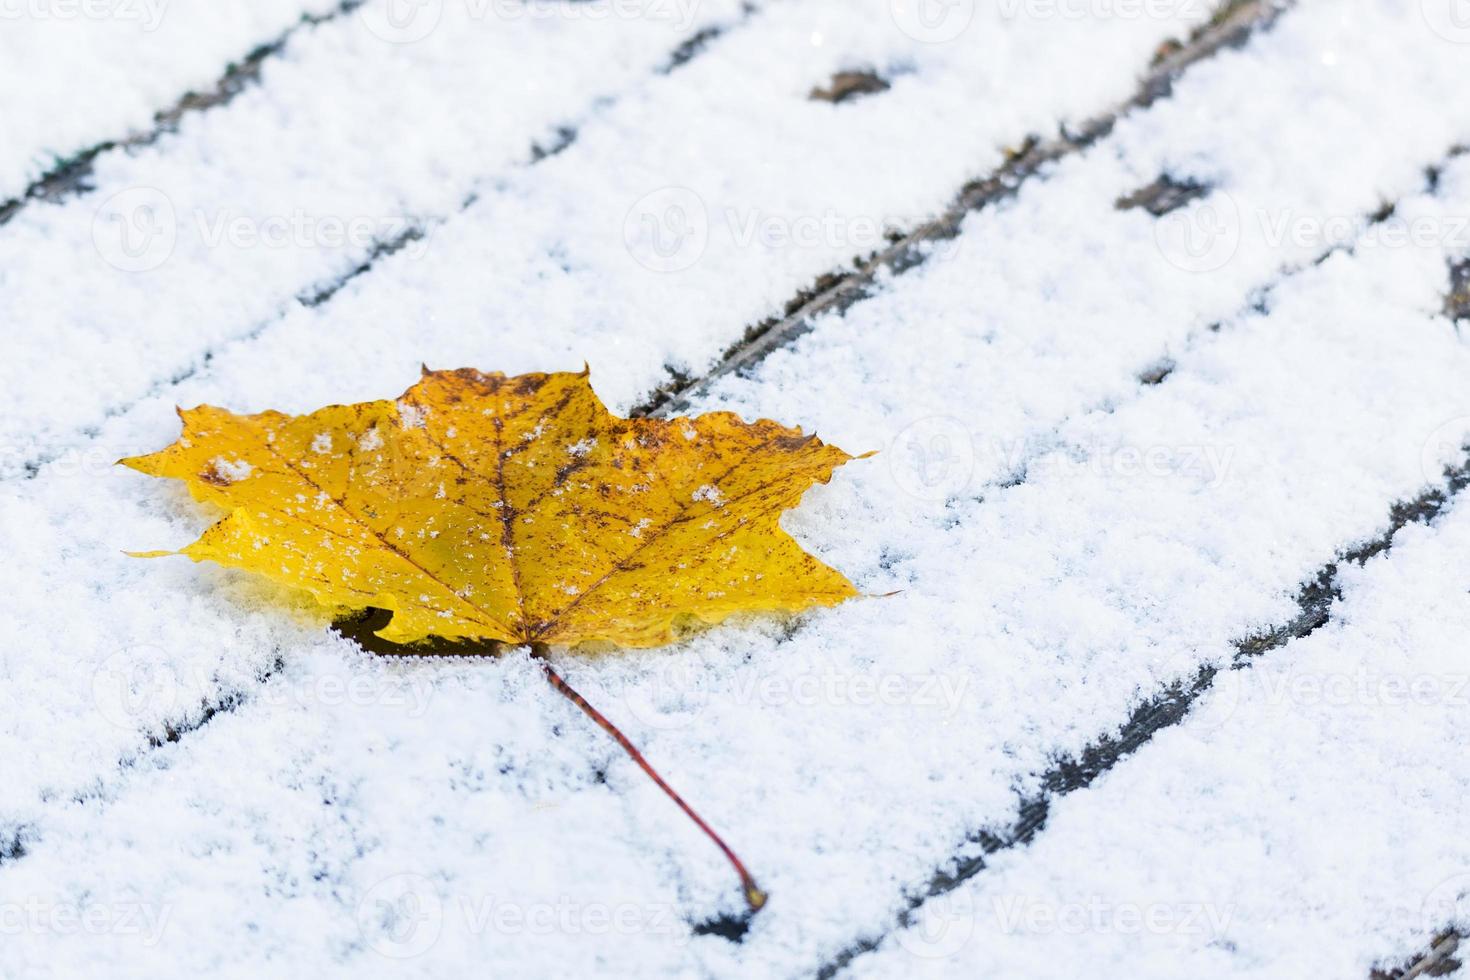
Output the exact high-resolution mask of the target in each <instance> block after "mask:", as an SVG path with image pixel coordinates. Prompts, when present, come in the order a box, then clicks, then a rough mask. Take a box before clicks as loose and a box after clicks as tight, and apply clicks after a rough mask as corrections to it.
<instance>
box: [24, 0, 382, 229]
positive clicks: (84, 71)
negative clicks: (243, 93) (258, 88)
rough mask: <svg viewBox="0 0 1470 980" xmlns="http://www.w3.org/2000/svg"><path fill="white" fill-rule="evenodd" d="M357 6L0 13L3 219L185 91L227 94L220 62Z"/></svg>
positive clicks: (120, 1) (140, 3) (180, 99)
mask: <svg viewBox="0 0 1470 980" xmlns="http://www.w3.org/2000/svg"><path fill="white" fill-rule="evenodd" d="M354 6H356V2H352V0H349V2H347V3H342V4H340V5H339V3H338V0H93V2H88V3H80V2H78V3H65V2H61V3H56V2H43V0H15V2H12V3H7V4H6V6H5V9H4V11H3V12H0V91H3V92H5V93H6V100H5V111H4V113H3V114H0V223H3V221H4V220H5V219H6V218H7V217H8V216H9V213H10V212H12V211H13V210H14V207H15V205H16V204H18V203H19V202H21V201H24V199H26V198H27V197H30V198H37V197H42V196H45V195H47V194H48V191H50V190H54V188H55V187H56V186H57V185H59V184H61V183H65V182H68V181H69V180H71V179H72V176H73V175H72V173H71V172H72V171H74V170H76V169H78V168H79V167H84V166H85V162H86V160H88V159H90V158H91V157H94V156H96V155H97V153H98V152H101V151H102V150H103V149H105V148H107V147H110V146H113V145H117V144H119V143H124V142H128V141H130V140H136V139H139V138H145V139H146V138H148V137H147V136H146V135H141V134H147V133H149V132H150V130H151V129H153V128H154V127H156V126H159V125H167V124H168V122H169V117H170V116H172V115H174V114H176V113H177V112H178V111H179V110H180V109H181V108H182V107H183V106H184V105H186V104H187V102H188V98H187V97H185V93H186V92H189V91H195V92H207V91H210V90H212V89H217V88H219V87H220V86H221V85H224V86H226V87H227V86H228V85H229V84H230V83H231V81H232V78H231V75H232V73H231V71H229V70H228V69H227V67H226V66H230V65H235V64H237V63H238V64H242V65H244V66H249V65H250V64H251V63H252V62H256V61H258V60H259V58H260V55H261V54H262V53H263V52H268V51H270V50H272V49H275V48H277V47H278V46H279V45H281V44H282V43H283V42H284V40H285V38H287V37H289V36H290V35H291V34H293V33H295V32H297V31H299V30H302V29H304V28H305V27H306V26H309V25H311V24H313V23H315V22H317V21H320V20H322V19H332V18H335V17H340V16H344V15H345V14H346V13H347V12H348V10H349V9H350V8H351V7H354ZM236 74H238V73H236ZM221 76H223V77H224V81H223V82H221V81H220V79H221ZM48 176H49V177H50V178H51V179H50V180H49V181H48V180H47V177H48ZM33 181H34V182H37V183H35V184H32V183H31V182H33ZM28 185H29V186H28ZM7 204H9V205H10V206H9V207H7Z"/></svg>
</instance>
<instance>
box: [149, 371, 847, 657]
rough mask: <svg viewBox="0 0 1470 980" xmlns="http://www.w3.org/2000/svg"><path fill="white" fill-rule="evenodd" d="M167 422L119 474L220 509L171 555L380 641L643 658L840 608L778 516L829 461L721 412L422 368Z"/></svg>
mask: <svg viewBox="0 0 1470 980" xmlns="http://www.w3.org/2000/svg"><path fill="white" fill-rule="evenodd" d="M179 414H180V416H181V417H182V419H183V423H184V431H183V434H182V436H181V437H180V438H179V440H178V442H176V443H174V444H173V445H172V446H169V447H168V448H166V449H164V450H162V451H160V452H157V453H154V454H152V455H149V456H139V457H135V458H131V459H125V460H123V461H122V462H123V463H124V464H125V465H127V466H130V467H132V468H133V469H135V470H139V471H141V472H143V473H148V474H151V475H153V476H163V477H172V478H175V479H180V480H184V481H185V482H186V483H187V484H188V486H189V490H190V492H191V493H192V494H193V495H194V496H195V497H196V498H198V499H200V500H204V501H208V502H209V503H212V504H217V505H219V506H220V507H223V508H225V509H227V510H228V511H229V513H228V514H227V515H226V516H225V517H224V518H223V519H222V520H220V521H219V522H218V523H217V524H215V525H214V526H213V527H211V528H209V529H208V530H207V531H206V532H205V533H204V535H203V536H202V537H200V538H199V540H197V541H195V542H194V543H193V544H191V545H189V546H188V547H186V548H184V549H183V551H182V552H179V553H181V554H184V555H188V556H189V557H190V558H193V559H194V560H196V561H201V560H205V559H209V560H212V561H215V562H218V563H220V564H222V565H229V566H233V567H236V568H243V569H246V570H249V571H253V572H258V573H260V574H262V575H265V576H267V577H269V578H271V579H274V580H275V581H277V582H280V583H283V584H285V585H288V586H293V587H295V588H299V589H304V590H306V591H308V592H310V593H311V594H312V595H314V596H315V597H316V598H317V599H318V600H319V601H320V602H321V603H322V604H324V605H326V606H328V607H331V608H333V609H344V608H345V609H364V608H369V607H378V608H383V609H389V610H392V612H393V618H392V621H391V622H390V623H389V625H388V626H387V627H386V628H385V629H384V630H383V631H382V632H381V633H380V634H379V635H381V636H382V637H383V638H384V639H387V640H390V641H392V642H395V643H411V642H415V641H418V640H422V639H425V638H426V637H430V636H436V637H442V638H447V639H463V640H499V641H505V642H509V643H525V644H536V645H544V644H556V645H574V644H578V643H583V642H588V641H606V642H610V643H613V644H617V645H619V646H624V647H648V646H657V645H659V644H662V643H666V642H668V641H669V640H671V639H672V638H673V637H674V635H675V632H676V628H677V627H678V625H679V624H680V622H681V621H684V620H689V621H699V622H704V623H714V622H718V621H719V620H721V619H724V618H725V617H727V616H729V615H731V614H732V613H737V612H747V611H752V612H755V611H779V612H798V611H801V610H803V609H806V608H809V607H811V606H816V605H835V604H836V603H839V602H841V601H842V600H844V599H847V598H850V597H852V596H854V595H856V594H857V592H856V590H855V589H854V588H853V586H852V584H851V583H850V582H849V581H848V580H847V579H846V578H845V577H844V576H843V575H842V574H841V573H839V572H837V571H835V570H834V569H832V568H829V567H828V566H826V565H824V564H822V563H821V562H820V561H818V560H817V559H815V558H813V557H812V556H811V555H809V554H807V553H806V552H805V551H803V550H802V549H801V547H800V546H799V545H798V544H797V543H796V542H795V541H794V540H792V539H791V537H790V536H789V535H787V534H786V533H785V532H784V531H783V530H781V527H780V525H779V523H778V521H779V518H780V515H781V513H782V512H783V511H785V510H788V509H790V508H791V507H793V506H795V505H796V504H797V503H798V502H799V501H800V499H801V496H802V494H803V493H804V492H805V491H806V490H807V489H808V488H809V487H810V486H811V485H812V484H813V483H825V482H827V480H828V479H830V477H831V475H832V471H833V470H834V469H835V468H836V467H838V466H840V465H842V464H843V463H845V462H847V461H848V460H849V459H851V458H852V457H851V456H849V455H848V454H847V453H845V452H843V451H842V450H840V449H838V448H836V447H834V446H829V445H826V444H824V443H823V442H822V441H821V440H819V439H817V438H816V437H815V436H806V435H803V434H802V432H801V430H800V429H791V428H787V427H785V426H782V425H778V424H777V423H775V422H772V421H769V420H761V421H758V422H754V423H749V422H744V421H742V420H741V419H740V418H739V417H738V416H736V415H734V414H732V413H728V412H715V413H711V414H708V415H703V416H699V417H697V418H675V419H622V418H618V417H616V416H614V415H612V414H611V413H610V412H608V410H607V409H606V408H605V407H604V406H603V404H602V402H601V401H600V400H598V398H597V396H596V394H595V393H594V392H593V390H592V386H591V384H590V383H589V382H588V373H587V371H585V370H584V371H583V372H582V373H580V374H573V373H556V374H526V375H521V376H519V377H506V376H505V375H502V374H482V373H481V372H479V371H475V370H470V369H465V370H459V371H429V370H427V369H425V371H424V374H423V377H422V378H421V379H420V380H419V381H418V383H417V384H415V385H414V386H413V387H411V388H409V389H408V391H406V392H405V393H404V394H403V396H402V397H401V398H398V399H396V400H392V401H389V400H381V401H371V402H362V403H359V404H356V405H333V406H329V407H327V408H323V409H320V410H319V411H316V412H312V413H310V414H308V415H299V416H289V415H284V414H282V413H279V412H263V413H261V414H258V415H236V414H234V413H232V412H227V411H225V410H223V409H219V408H213V407H210V406H200V407H198V408H195V409H191V410H189V411H182V410H181V411H180V413H179ZM170 553H171V552H149V553H147V554H148V555H149V556H155V555H158V554H170Z"/></svg>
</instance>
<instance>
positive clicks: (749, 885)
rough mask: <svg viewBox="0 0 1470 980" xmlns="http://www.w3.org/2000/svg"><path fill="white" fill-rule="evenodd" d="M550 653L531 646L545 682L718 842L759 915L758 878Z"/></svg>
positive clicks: (543, 647) (761, 901) (763, 900)
mask: <svg viewBox="0 0 1470 980" xmlns="http://www.w3.org/2000/svg"><path fill="white" fill-rule="evenodd" d="M549 652H550V651H549V649H548V648H547V646H546V644H544V643H533V644H531V655H532V656H533V657H535V658H536V660H537V661H538V662H539V663H540V664H541V670H542V672H543V673H544V674H545V675H546V679H547V680H548V681H550V682H551V686H552V687H554V688H556V690H557V691H558V692H559V693H560V694H561V695H562V697H564V698H566V699H567V700H568V701H570V702H572V703H573V704H575V705H576V706H577V707H579V708H581V709H582V713H583V714H585V715H586V716H587V717H588V718H591V719H592V720H593V721H594V722H596V723H597V725H598V727H599V728H601V729H602V730H603V731H605V732H607V733H608V734H609V735H611V736H612V738H613V741H615V742H617V743H618V744H619V745H620V746H622V748H623V751H624V752H626V753H628V757H629V758H630V759H632V760H633V761H634V762H636V763H637V764H638V768H639V769H642V770H643V771H644V772H645V773H647V774H648V778H649V779H652V780H653V781H654V783H655V784H656V785H657V786H658V788H659V789H661V790H663V791H664V793H666V794H667V795H668V797H669V799H671V800H673V801H674V802H675V803H676V804H678V806H679V809H681V810H683V811H684V815H685V816H687V817H688V818H689V819H690V820H693V821H694V823H695V825H696V826H697V827H699V829H700V830H702V831H704V832H705V834H706V835H707V836H708V837H709V839H710V840H712V841H714V842H715V846H716V847H718V848H719V849H720V850H721V851H722V852H723V853H724V855H725V858H726V859H727V860H728V861H729V862H730V865H731V866H732V867H733V868H734V869H735V873H736V874H738V875H739V876H740V884H741V886H742V887H743V888H744V889H745V901H746V902H747V903H748V904H749V905H750V910H751V911H752V912H759V911H760V909H761V907H762V906H763V905H765V904H766V899H767V897H768V896H767V894H766V893H765V892H764V891H762V890H761V888H760V886H759V885H757V884H756V883H755V878H753V877H752V876H751V874H750V872H749V871H747V870H745V865H744V864H743V863H741V860H740V858H739V857H738V856H737V855H736V854H735V852H734V851H733V850H731V849H730V845H729V844H726V843H725V842H724V840H722V839H721V838H720V835H719V834H717V833H715V831H714V828H712V827H711V826H710V825H709V824H707V823H705V822H704V818H703V817H701V816H700V815H699V814H698V813H695V812H694V808H693V807H692V806H690V805H689V804H688V803H686V802H684V797H682V796H680V795H679V794H678V793H676V792H675V791H674V788H673V787H672V786H670V785H669V784H668V783H666V782H664V778H663V777H662V776H660V775H659V774H658V771H657V770H655V769H654V768H653V766H651V765H649V763H648V760H647V759H645V758H643V753H642V752H639V751H638V747H637V746H635V745H634V744H633V743H632V742H630V741H629V740H628V736H626V735H624V734H623V733H622V732H621V731H620V730H619V729H618V726H617V725H614V724H613V723H612V722H610V721H608V720H607V718H606V717H605V716H604V715H603V714H602V712H600V711H598V710H597V709H596V708H594V707H592V705H591V704H589V703H588V701H587V699H586V698H584V697H582V695H580V694H578V693H577V691H576V689H575V688H573V687H572V686H571V685H570V684H568V683H567V682H566V680H565V679H563V678H562V676H561V675H560V674H558V673H557V672H556V670H555V668H553V667H552V666H551V661H550V660H548V659H547V655H548V653H549Z"/></svg>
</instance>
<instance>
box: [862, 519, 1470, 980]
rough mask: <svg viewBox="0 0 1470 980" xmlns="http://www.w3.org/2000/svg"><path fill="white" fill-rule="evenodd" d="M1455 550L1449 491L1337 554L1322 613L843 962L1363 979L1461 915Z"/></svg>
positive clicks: (1468, 697) (1466, 723)
mask: <svg viewBox="0 0 1470 980" xmlns="http://www.w3.org/2000/svg"><path fill="white" fill-rule="evenodd" d="M1467 556H1470V507H1467V506H1466V505H1465V504H1464V503H1463V502H1462V503H1460V504H1458V505H1457V506H1456V507H1455V508H1454V510H1453V511H1452V512H1451V513H1450V514H1449V515H1447V516H1446V517H1444V518H1443V519H1441V520H1440V521H1439V522H1438V523H1437V525H1436V526H1433V527H1426V526H1424V525H1410V526H1409V527H1407V528H1405V529H1404V530H1403V531H1402V532H1401V533H1400V534H1399V535H1398V536H1396V538H1395V541H1394V545H1393V549H1392V551H1391V552H1390V553H1388V554H1384V555H1379V556H1378V557H1376V558H1373V559H1371V560H1370V561H1369V562H1368V563H1367V565H1366V567H1363V568H1359V567H1357V566H1349V567H1348V568H1346V569H1345V570H1344V575H1343V583H1342V584H1343V596H1342V598H1341V600H1339V601H1338V602H1337V603H1336V604H1335V606H1334V608H1333V610H1332V620H1331V622H1329V623H1328V625H1327V626H1326V627H1325V628H1323V629H1321V630H1319V631H1317V632H1316V633H1313V634H1312V635H1311V636H1308V637H1306V638H1305V639H1302V640H1299V641H1297V642H1294V643H1291V644H1289V645H1288V646H1287V647H1286V648H1285V649H1282V650H1280V651H1277V652H1273V653H1272V654H1271V655H1270V656H1269V657H1267V658H1265V659H1263V660H1261V661H1259V662H1257V663H1255V664H1253V665H1251V666H1250V667H1249V668H1248V669H1245V670H1240V671H1231V672H1227V673H1225V674H1223V675H1221V676H1220V679H1219V680H1218V681H1217V684H1216V689H1215V690H1213V691H1212V692H1211V693H1210V694H1208V695H1207V696H1206V701H1205V702H1204V703H1203V704H1201V705H1200V706H1199V707H1198V708H1197V709H1196V710H1195V711H1194V712H1192V713H1191V714H1190V716H1188V717H1187V718H1186V719H1185V720H1184V722H1183V723H1182V724H1181V725H1180V726H1179V727H1177V728H1174V729H1170V730H1168V731H1165V732H1161V733H1160V734H1158V735H1157V736H1155V737H1154V739H1153V740H1152V741H1151V742H1150V744H1149V745H1147V746H1146V747H1144V748H1143V749H1142V750H1141V751H1140V752H1139V753H1138V754H1137V755H1135V756H1133V757H1132V758H1130V759H1129V760H1128V761H1127V762H1126V763H1124V764H1123V765H1121V766H1119V767H1118V768H1117V769H1115V770H1114V771H1113V772H1111V773H1109V774H1108V775H1107V776H1105V777H1104V778H1103V779H1102V780H1101V781H1100V782H1099V783H1098V784H1097V785H1096V786H1094V788H1093V789H1092V790H1090V791H1089V792H1086V793H1079V794H1076V795H1075V796H1073V797H1068V798H1066V799H1064V800H1063V801H1061V802H1060V803H1058V804H1057V805H1056V806H1055V807H1054V808H1053V810H1052V813H1051V816H1050V820H1049V822H1048V824H1047V828H1046V832H1045V833H1044V834H1043V835H1042V836H1041V837H1040V838H1038V840H1037V842H1036V844H1035V845H1034V846H1033V847H1030V848H1027V849H1024V850H1017V851H1013V852H1010V853H1007V854H1004V855H1001V856H999V857H998V858H997V859H996V860H995V861H994V864H993V866H992V867H990V868H989V869H987V870H986V871H984V872H982V874H981V876H979V877H977V878H976V879H974V881H973V882H972V883H971V884H970V885H969V886H968V887H966V888H964V889H963V890H962V891H960V892H959V893H957V894H955V895H951V896H946V897H945V898H944V899H943V900H942V901H939V902H936V903H934V907H933V908H930V907H927V906H926V907H925V908H924V909H923V910H922V911H921V914H920V915H919V916H918V921H917V923H916V925H915V927H914V928H913V929H912V930H909V931H906V932H903V933H900V934H899V935H897V936H895V937H893V938H892V939H891V940H890V941H889V942H888V943H887V944H886V945H885V946H884V947H883V949H881V950H880V951H879V952H878V953H876V954H875V955H873V956H872V957H871V958H868V959H866V960H859V961H858V964H857V968H856V969H855V970H854V971H853V975H854V976H861V977H880V976H894V977H910V976H915V975H923V976H945V975H948V976H955V977H974V976H1022V975H1024V976H1041V977H1075V976H1081V975H1114V976H1116V975H1124V974H1126V975H1128V976H1134V977H1142V978H1148V977H1160V978H1174V977H1182V976H1210V977H1222V978H1223V977H1264V976H1273V977H1279V976H1309V975H1310V976H1341V977H1366V976H1367V975H1368V974H1369V972H1370V971H1372V970H1374V969H1390V968H1393V967H1399V966H1403V965H1406V963H1405V961H1406V959H1407V958H1409V955H1410V954H1412V953H1414V952H1418V951H1422V950H1427V949H1428V948H1429V946H1430V944H1431V942H1432V941H1433V939H1434V937H1436V936H1437V935H1439V934H1440V933H1441V932H1443V931H1445V930H1447V929H1449V928H1452V927H1453V928H1458V929H1459V930H1460V931H1461V932H1462V933H1463V932H1465V931H1467V930H1470V840H1467V839H1466V836H1465V834H1464V809H1465V799H1466V798H1467V794H1470V776H1467V773H1466V772H1465V769H1464V767H1463V766H1461V765H1459V764H1458V759H1460V758H1462V757H1463V755H1464V752H1465V749H1466V746H1467V745H1470V713H1467V712H1466V710H1465V709H1466V707H1467V706H1470V663H1467V660H1466V656H1465V644H1464V637H1465V634H1466V630H1467V628H1470V560H1467ZM1079 854H1085V855H1087V860H1078V857H1077V856H1078V855H1079ZM1190 913H1193V914H1192V915H1191V914H1190ZM1130 916H1132V918H1131V919H1130ZM1058 940H1062V941H1060V942H1059V941H1058Z"/></svg>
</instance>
